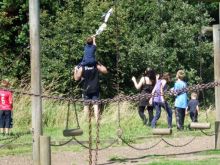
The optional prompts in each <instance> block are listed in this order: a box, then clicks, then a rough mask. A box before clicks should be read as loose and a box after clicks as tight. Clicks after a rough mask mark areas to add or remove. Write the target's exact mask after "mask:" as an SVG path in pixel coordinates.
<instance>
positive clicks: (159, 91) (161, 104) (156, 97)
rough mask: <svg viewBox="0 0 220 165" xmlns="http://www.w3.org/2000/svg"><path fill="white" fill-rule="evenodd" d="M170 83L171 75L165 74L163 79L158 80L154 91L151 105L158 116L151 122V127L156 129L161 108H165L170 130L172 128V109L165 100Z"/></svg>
mask: <svg viewBox="0 0 220 165" xmlns="http://www.w3.org/2000/svg"><path fill="white" fill-rule="evenodd" d="M169 82H170V74H169V73H164V74H163V75H162V77H161V79H158V80H157V83H156V85H155V86H154V89H153V91H152V96H153V97H152V98H151V99H150V101H149V103H150V104H152V103H153V106H154V108H155V109H156V114H155V116H154V118H153V120H152V121H151V127H152V128H155V127H156V123H157V121H158V119H159V118H160V114H161V108H164V109H165V111H166V112H167V123H168V128H172V109H171V108H170V106H169V104H168V102H167V101H166V100H165V98H164V92H165V91H166V90H167V88H168V87H167V83H169Z"/></svg>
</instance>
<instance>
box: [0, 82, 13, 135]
mask: <svg viewBox="0 0 220 165" xmlns="http://www.w3.org/2000/svg"><path fill="white" fill-rule="evenodd" d="M9 86H10V83H9V81H8V80H7V79H5V80H2V82H1V87H2V89H0V132H1V134H5V135H9V132H10V126H11V116H12V108H13V96H12V92H10V91H7V90H5V89H4V88H8V87H9Z"/></svg>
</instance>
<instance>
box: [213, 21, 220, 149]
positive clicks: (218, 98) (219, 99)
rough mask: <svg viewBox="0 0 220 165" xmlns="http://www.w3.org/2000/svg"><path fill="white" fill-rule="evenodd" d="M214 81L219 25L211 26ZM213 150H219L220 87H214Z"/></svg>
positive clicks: (219, 58)
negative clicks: (214, 119) (214, 121)
mask: <svg viewBox="0 0 220 165" xmlns="http://www.w3.org/2000/svg"><path fill="white" fill-rule="evenodd" d="M213 44H214V70H215V71H214V72H215V81H218V82H220V25H213ZM215 109H216V123H215V148H216V149H220V87H215Z"/></svg>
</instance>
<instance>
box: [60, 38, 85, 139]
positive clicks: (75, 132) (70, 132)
mask: <svg viewBox="0 0 220 165" xmlns="http://www.w3.org/2000/svg"><path fill="white" fill-rule="evenodd" d="M68 46H69V60H68V61H69V76H70V86H71V87H70V89H71V91H73V83H72V68H71V61H70V42H69V43H68ZM71 96H72V95H71V92H69V101H68V110H67V116H66V128H65V130H63V136H65V137H70V136H80V135H82V134H83V130H82V129H80V126H79V119H78V114H77V110H76V102H75V101H74V103H73V104H74V111H75V118H76V122H77V128H73V129H69V115H70V103H71V101H70V97H71Z"/></svg>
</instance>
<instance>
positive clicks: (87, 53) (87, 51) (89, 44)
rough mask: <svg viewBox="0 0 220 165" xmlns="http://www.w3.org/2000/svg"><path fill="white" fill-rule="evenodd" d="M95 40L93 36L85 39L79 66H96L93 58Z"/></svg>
mask: <svg viewBox="0 0 220 165" xmlns="http://www.w3.org/2000/svg"><path fill="white" fill-rule="evenodd" d="M95 51H96V42H95V36H91V37H88V38H87V39H86V45H85V47H84V56H83V59H82V62H81V63H80V64H79V65H78V68H80V67H81V66H96V64H97V62H96V59H95Z"/></svg>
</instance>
